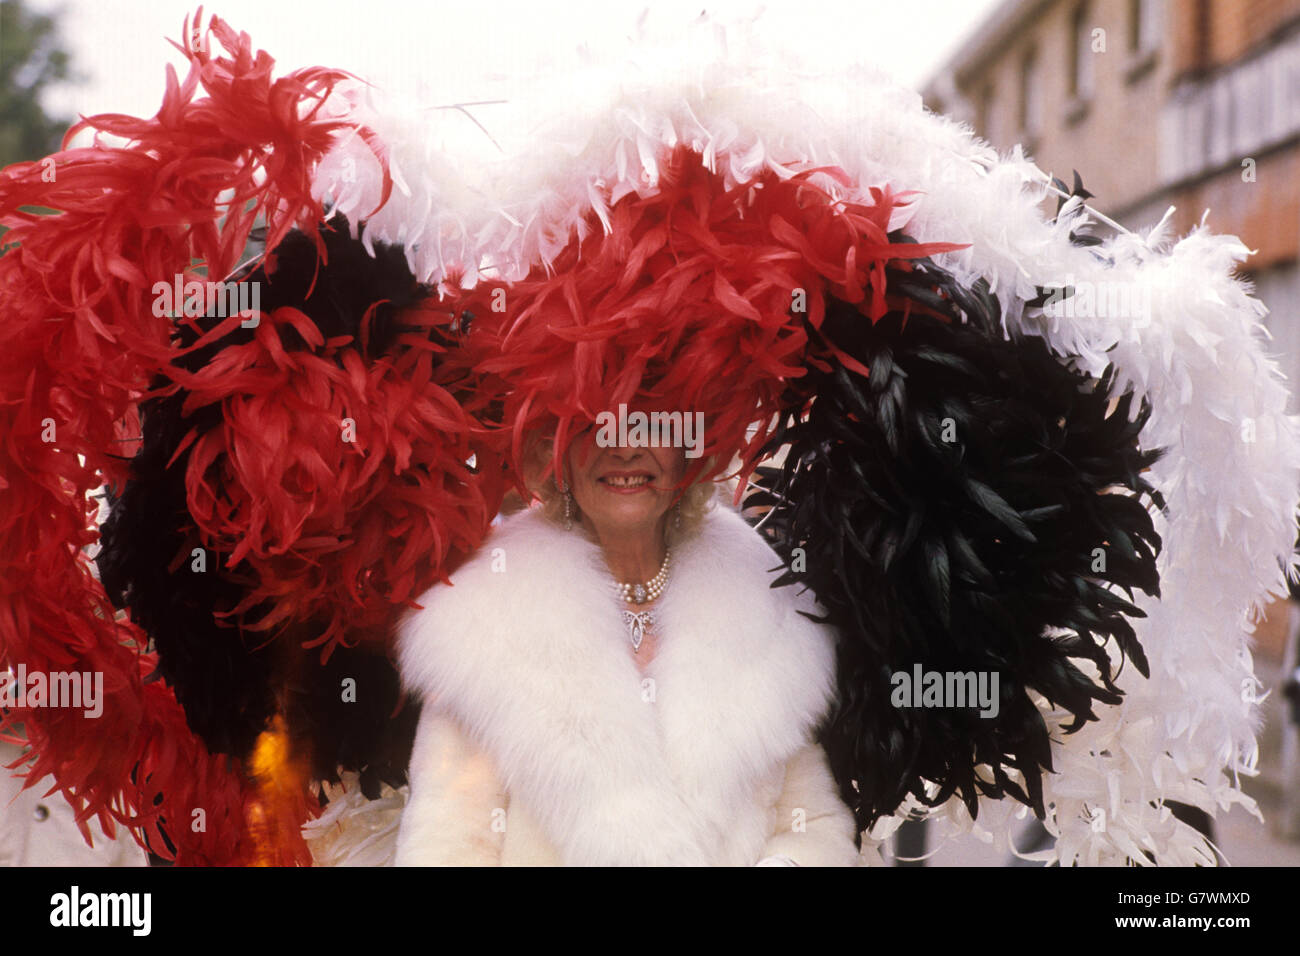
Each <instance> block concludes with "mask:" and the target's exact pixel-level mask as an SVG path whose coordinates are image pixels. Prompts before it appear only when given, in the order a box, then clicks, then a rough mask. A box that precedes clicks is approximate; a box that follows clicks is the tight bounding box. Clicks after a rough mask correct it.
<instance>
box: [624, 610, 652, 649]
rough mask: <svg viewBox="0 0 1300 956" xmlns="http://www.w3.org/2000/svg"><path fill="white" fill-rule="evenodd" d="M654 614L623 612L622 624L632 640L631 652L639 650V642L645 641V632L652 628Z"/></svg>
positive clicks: (647, 612)
mask: <svg viewBox="0 0 1300 956" xmlns="http://www.w3.org/2000/svg"><path fill="white" fill-rule="evenodd" d="M654 620H655V619H654V614H653V613H652V612H650V611H624V612H623V623H624V624H626V625H627V633H628V636H629V637H630V638H632V650H633V651H634V652H635V651H639V650H641V642H642V641H643V640H644V639H645V635H646V631H647V630H650V629H652V628H653V627H654Z"/></svg>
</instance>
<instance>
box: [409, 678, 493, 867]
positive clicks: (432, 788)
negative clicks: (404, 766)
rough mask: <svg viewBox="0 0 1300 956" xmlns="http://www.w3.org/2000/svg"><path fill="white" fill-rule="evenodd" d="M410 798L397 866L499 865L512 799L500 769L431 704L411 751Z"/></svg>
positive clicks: (424, 715) (418, 729)
mask: <svg viewBox="0 0 1300 956" xmlns="http://www.w3.org/2000/svg"><path fill="white" fill-rule="evenodd" d="M409 777H410V782H411V795H410V800H409V802H408V803H407V805H406V809H405V811H404V812H403V814H402V824H401V830H400V832H399V833H398V837H397V859H396V863H397V865H398V866H499V865H500V863H501V850H502V847H503V846H504V843H505V830H504V827H496V828H494V827H493V825H492V824H493V820H494V817H495V816H500V815H501V813H504V811H505V809H506V803H507V798H506V794H505V792H504V789H503V787H502V785H501V783H500V782H499V777H498V775H497V772H496V768H495V767H493V765H492V762H491V760H490V759H489V758H488V756H487V755H486V754H485V753H483V752H482V751H481V750H480V749H479V748H477V747H476V746H475V745H474V744H473V742H472V741H471V740H470V739H469V737H467V736H466V735H465V733H464V732H463V731H462V730H461V729H460V728H459V727H458V726H457V725H456V723H455V722H454V721H453V720H451V718H449V717H447V716H446V715H445V714H442V713H439V712H438V710H437V709H436V708H435V707H433V706H431V705H430V704H429V703H426V704H425V707H424V710H423V712H422V713H421V715H420V724H419V727H418V728H417V730H416V734H415V747H414V749H413V750H412V752H411V764H410V771H409Z"/></svg>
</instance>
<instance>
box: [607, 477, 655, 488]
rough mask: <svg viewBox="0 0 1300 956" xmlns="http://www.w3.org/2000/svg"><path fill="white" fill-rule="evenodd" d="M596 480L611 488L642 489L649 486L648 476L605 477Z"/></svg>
mask: <svg viewBox="0 0 1300 956" xmlns="http://www.w3.org/2000/svg"><path fill="white" fill-rule="evenodd" d="M598 480H599V481H600V483H601V484H603V485H608V486H609V487H611V488H642V487H644V486H646V485H648V484H650V476H649V475H605V476H604V477H603V478H600V479H598Z"/></svg>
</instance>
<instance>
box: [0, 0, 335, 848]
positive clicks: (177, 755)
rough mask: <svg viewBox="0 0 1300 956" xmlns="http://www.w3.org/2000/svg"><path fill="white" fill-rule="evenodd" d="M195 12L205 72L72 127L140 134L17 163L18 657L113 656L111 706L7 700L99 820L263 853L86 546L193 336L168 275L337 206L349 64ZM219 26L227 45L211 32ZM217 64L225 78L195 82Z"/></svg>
mask: <svg viewBox="0 0 1300 956" xmlns="http://www.w3.org/2000/svg"><path fill="white" fill-rule="evenodd" d="M194 26H195V29H194V30H193V32H191V30H190V24H189V22H188V20H187V22H186V26H185V42H184V45H183V46H182V47H179V48H180V49H182V51H183V52H184V53H185V55H186V57H187V58H188V59H189V61H190V70H189V73H188V76H187V77H186V79H185V81H184V83H180V82H179V81H178V80H177V77H176V74H175V72H174V71H172V70H171V69H170V67H169V68H168V82H167V92H166V96H165V97H164V100H163V104H162V107H161V109H160V110H159V111H158V114H157V115H156V116H155V117H153V118H152V119H137V118H133V117H128V116H119V115H105V116H96V117H92V118H90V119H86V120H83V121H82V123H80V124H79V125H78V126H77V127H74V129H73V130H72V131H70V132H69V134H68V136H69V138H70V137H71V136H72V135H73V133H75V132H76V131H77V130H78V129H80V128H82V127H90V128H93V129H95V130H98V131H100V132H101V133H110V134H116V135H118V136H122V137H126V138H127V139H128V140H129V141H130V142H129V145H127V146H124V147H113V146H108V145H103V144H101V143H100V142H99V141H98V136H97V140H96V145H94V146H91V147H88V148H81V149H65V150H64V151H62V152H60V153H57V154H55V155H54V156H52V157H50V158H49V159H47V160H46V161H44V162H41V163H20V164H16V165H14V166H11V167H9V168H7V169H6V170H4V172H3V176H2V178H0V221H3V223H4V224H5V225H7V226H9V227H11V231H10V232H9V233H8V234H7V235H6V236H5V242H6V243H13V244H16V245H12V246H10V248H9V249H8V251H7V252H6V254H5V255H4V256H3V257H0V297H2V298H3V300H4V302H5V303H6V316H5V322H4V323H3V324H0V352H2V353H3V354H4V355H5V362H4V363H3V365H2V366H0V490H2V492H3V500H4V506H3V509H0V659H2V661H3V664H5V665H8V666H11V667H15V668H16V667H17V666H18V665H19V664H25V665H26V668H27V670H28V672H29V673H30V672H35V671H44V672H50V671H76V672H92V673H93V672H99V673H102V674H103V675H104V696H105V701H104V708H103V714H102V716H101V717H100V718H99V719H97V720H91V719H88V718H86V717H85V716H83V713H82V711H81V710H80V709H60V708H49V709H42V708H26V709H11V710H9V711H8V712H7V713H6V714H5V717H4V723H5V726H6V728H7V729H8V730H9V731H10V733H11V735H13V736H12V738H11V739H18V740H21V737H22V736H24V735H25V737H26V738H27V740H28V741H29V742H30V743H31V745H32V748H33V751H34V754H35V759H34V763H33V764H32V766H31V768H30V769H29V771H28V773H27V786H32V785H35V784H36V783H37V782H38V781H40V780H41V779H43V778H44V777H46V776H48V775H52V776H53V777H54V787H53V788H52V789H58V790H61V791H62V792H63V794H64V795H65V796H66V797H67V798H68V800H69V801H71V803H72V805H73V806H74V807H76V808H77V817H78V821H79V823H80V824H81V825H82V829H83V833H84V834H86V835H87V837H88V838H89V830H88V829H87V827H86V821H88V820H90V819H91V818H98V820H99V821H100V822H101V824H102V825H103V826H104V828H105V829H106V830H107V831H108V832H110V833H111V832H113V829H114V824H115V823H121V824H124V825H126V826H128V827H130V828H131V830H132V831H133V832H134V833H135V834H136V836H137V838H138V839H140V840H141V841H142V843H144V844H145V845H147V846H148V847H149V848H150V849H152V850H153V851H154V852H155V853H158V854H159V855H161V856H163V857H173V856H174V858H175V860H176V861H177V862H178V863H190V864H195V863H198V864H227V863H239V862H246V861H248V860H250V859H252V858H253V854H254V848H253V845H252V841H251V840H250V839H249V838H248V833H247V819H248V816H249V803H250V801H254V800H255V799H256V798H255V791H254V790H253V789H252V788H251V786H250V784H249V783H248V781H247V780H246V778H245V776H244V775H243V774H242V773H241V770H240V768H239V767H238V766H237V765H236V764H235V763H234V762H233V761H230V760H227V759H226V758H224V757H219V756H215V755H212V754H209V753H208V752H207V751H206V749H205V748H204V747H203V745H202V744H201V742H200V741H198V740H197V739H196V738H195V737H194V735H193V734H192V733H191V732H190V730H189V728H188V727H187V726H186V724H185V720H184V717H183V714H182V712H181V709H180V707H179V706H178V705H177V703H176V701H175V698H174V696H173V694H172V693H171V691H170V690H169V689H168V688H167V687H165V686H164V685H163V684H161V683H159V682H149V683H146V678H147V677H148V676H149V675H150V674H151V673H152V671H153V669H154V660H153V658H152V656H151V655H150V654H148V653H146V652H145V651H146V640H145V638H144V636H143V635H142V634H140V633H139V631H138V630H137V629H136V628H135V627H133V626H132V625H131V624H129V623H128V622H126V621H119V620H117V619H115V615H114V611H113V608H112V607H111V606H110V605H109V603H108V601H107V599H106V597H105V595H104V593H103V590H102V589H101V588H100V587H99V585H98V582H96V581H95V580H94V578H93V576H92V575H91V573H90V566H89V562H88V561H87V559H86V557H85V555H84V553H83V551H82V549H83V548H84V547H86V546H87V545H90V544H92V543H93V542H94V540H95V536H96V535H95V530H94V526H93V522H92V521H91V519H90V515H91V514H92V513H93V507H91V506H90V505H89V504H88V503H87V493H88V492H89V491H91V490H93V489H94V488H96V487H98V486H99V485H101V484H103V483H104V481H105V480H108V481H112V482H114V483H117V482H120V481H121V480H123V478H124V477H125V469H124V463H125V460H126V458H125V457H124V456H125V455H127V454H129V450H130V448H131V443H130V438H131V437H133V436H134V435H135V434H138V424H137V422H136V415H135V409H136V407H137V403H138V402H139V401H140V399H141V397H142V396H143V394H144V393H145V391H146V388H147V386H148V383H149V381H150V379H151V378H152V376H153V375H154V374H156V373H157V372H159V371H160V370H162V369H163V368H164V367H165V366H166V365H167V363H168V361H169V359H171V358H172V357H173V353H172V345H171V338H172V332H173V330H172V329H171V327H170V323H171V321H172V320H171V319H168V318H166V317H161V318H159V317H155V316H154V314H153V309H152V307H151V300H152V291H151V290H152V287H153V284H154V283H155V282H157V281H160V280H161V281H170V280H171V278H172V276H174V275H175V274H177V273H185V272H188V271H189V270H190V268H191V263H192V262H193V261H195V260H199V261H201V262H202V263H203V264H204V265H205V266H206V270H207V274H208V276H210V277H212V278H224V277H225V276H226V275H228V274H230V272H231V271H232V270H233V269H234V267H235V265H236V263H237V260H238V257H239V256H240V255H241V254H242V252H243V249H244V247H245V243H246V241H247V239H248V234H249V231H250V229H251V228H252V227H253V224H254V220H255V219H256V218H257V216H259V215H262V216H264V217H265V223H266V227H267V245H268V248H271V247H274V245H275V244H276V243H277V242H278V241H279V240H280V238H281V237H283V235H284V234H285V233H286V232H287V231H288V230H289V229H290V228H291V227H293V226H294V225H296V224H297V225H302V226H304V227H305V228H308V229H311V228H313V225H314V223H315V222H317V221H318V219H319V217H320V214H321V209H320V207H319V204H318V203H317V202H315V201H314V200H313V199H312V198H311V191H310V186H311V178H310V174H311V171H312V169H313V167H314V165H315V163H316V162H317V161H318V160H319V158H320V156H321V155H322V154H323V153H324V151H325V150H326V149H328V148H329V146H330V145H331V143H332V142H333V139H334V135H335V133H336V131H338V130H339V129H340V128H341V127H342V126H343V124H342V123H340V122H338V121H337V120H334V121H328V120H325V119H322V118H320V117H319V116H318V115H317V111H318V110H319V108H320V106H321V104H322V103H323V102H324V100H325V98H326V96H328V95H329V93H330V91H331V90H332V89H333V87H334V86H335V84H337V83H338V82H339V81H341V80H343V79H344V78H345V77H346V74H344V73H341V72H339V71H334V70H325V69H320V68H312V69H305V70H299V71H297V72H295V73H293V74H291V75H289V76H286V77H283V78H281V79H278V80H274V79H272V76H271V67H272V63H273V61H272V60H271V58H270V57H269V56H267V55H266V54H265V53H262V52H256V53H255V52H254V51H253V49H252V46H251V43H250V41H249V38H248V37H247V35H236V34H235V33H234V31H233V30H231V29H230V28H229V27H228V26H227V25H225V24H224V23H222V22H221V21H220V20H219V19H216V18H213V20H212V22H211V24H210V26H209V27H208V30H207V31H204V30H200V29H198V23H197V21H196V23H195V25H194ZM209 31H210V33H211V35H213V36H215V37H216V39H217V41H218V42H219V43H220V44H221V46H222V47H223V48H224V49H225V50H227V51H229V55H228V56H214V55H213V54H212V53H211V52H210V50H209V48H208V39H209V35H208V33H209ZM200 86H202V88H203V90H204V91H205V92H206V94H207V96H206V97H205V98H201V99H195V94H196V92H198V89H199V87H200ZM67 142H68V139H65V144H66V143H67ZM227 190H229V191H230V192H229V193H228V194H226V195H223V193H226V191H227ZM222 200H224V201H222ZM26 207H45V209H47V210H57V214H54V215H50V214H44V213H41V212H38V211H32V210H31V209H29V208H26ZM238 321H239V319H238V317H235V318H232V319H230V320H229V321H228V322H226V323H225V324H224V325H223V327H222V329H220V330H218V331H217V332H215V333H213V335H214V336H216V335H220V334H223V333H224V332H225V331H226V330H228V329H229V328H233V327H234V325H235V323H237V322H238ZM51 429H52V430H53V431H52V432H51ZM50 439H52V440H50ZM304 812H306V811H304ZM200 821H201V822H202V825H201V826H200ZM298 822H301V821H298ZM160 827H162V828H163V829H164V830H165V832H166V835H167V838H168V839H169V840H170V841H171V843H172V844H173V845H174V853H173V851H172V850H170V849H169V848H168V847H167V845H166V844H165V842H164V841H163V840H162V839H161V837H160V832H159V828H160ZM286 830H288V831H290V832H291V833H292V836H291V837H289V838H286V839H285V840H283V841H282V845H281V846H279V847H278V848H276V849H275V851H274V852H273V853H272V854H271V857H272V858H273V859H274V860H276V861H279V862H293V861H301V860H303V859H304V849H303V847H302V844H301V839H300V838H299V837H298V836H297V829H296V827H292V828H286ZM259 855H260V856H261V858H263V859H267V857H266V855H265V853H261V852H259Z"/></svg>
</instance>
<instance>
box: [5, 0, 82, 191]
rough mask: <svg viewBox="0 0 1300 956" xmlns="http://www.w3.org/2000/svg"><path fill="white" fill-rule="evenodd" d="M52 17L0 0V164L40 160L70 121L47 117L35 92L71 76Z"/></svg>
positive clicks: (18, 0) (18, 1)
mask: <svg viewBox="0 0 1300 956" xmlns="http://www.w3.org/2000/svg"><path fill="white" fill-rule="evenodd" d="M77 79H79V77H76V76H74V75H73V73H72V70H71V66H70V58H69V56H68V53H67V51H66V50H64V49H63V47H62V43H61V41H60V38H59V35H58V25H57V23H56V22H55V17H54V16H52V15H47V14H40V13H35V12H33V11H32V10H29V9H27V7H26V6H25V5H24V4H23V2H22V0H3V2H0V166H8V165H9V164H10V163H16V162H19V161H21V160H32V159H40V158H41V157H42V156H46V155H48V154H50V153H53V152H55V151H57V150H58V149H59V146H60V142H61V140H62V138H63V134H64V132H65V131H66V130H67V128H68V127H69V126H71V125H72V120H71V119H67V118H64V117H52V116H48V115H47V114H46V112H45V110H44V108H43V107H42V106H41V96H42V95H43V93H44V92H45V91H46V90H48V89H49V88H50V87H52V86H56V85H58V84H60V83H66V82H69V81H73V80H77Z"/></svg>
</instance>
